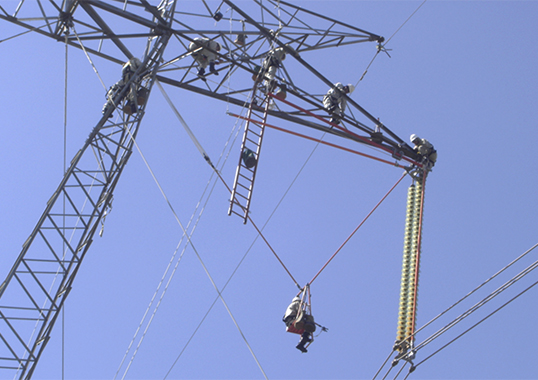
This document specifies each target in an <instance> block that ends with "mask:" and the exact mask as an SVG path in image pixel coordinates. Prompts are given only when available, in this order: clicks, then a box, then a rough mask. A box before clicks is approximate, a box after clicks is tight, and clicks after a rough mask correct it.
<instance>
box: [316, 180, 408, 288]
mask: <svg viewBox="0 0 538 380" xmlns="http://www.w3.org/2000/svg"><path fill="white" fill-rule="evenodd" d="M406 175H407V172H404V173H403V174H402V176H401V178H400V179H399V180H398V181H397V182H396V183H395V184H394V186H392V187H391V189H390V190H389V191H388V192H387V194H385V196H384V197H383V198H381V200H380V201H379V202H378V203H377V204H376V205H375V207H374V208H373V209H372V211H370V213H369V214H368V215H366V217H365V218H364V219H363V221H362V222H361V223H360V224H359V225H358V226H357V228H355V230H354V231H353V232H352V233H351V234H350V235H349V236H348V238H347V239H346V240H345V241H344V242H343V243H342V245H341V246H340V247H339V248H338V249H337V250H336V252H335V253H334V254H333V255H332V256H331V258H330V259H329V260H328V261H327V262H326V263H325V265H323V267H322V268H321V269H320V270H319V272H318V273H316V275H315V276H314V278H312V280H310V282H309V283H308V284H309V285H311V284H312V282H314V280H315V279H316V278H317V277H318V276H319V275H320V273H321V272H322V271H323V270H324V269H325V267H327V265H329V263H330V262H331V261H332V259H334V257H335V256H336V254H337V253H338V252H340V250H341V249H342V248H344V246H345V245H346V244H347V242H348V241H349V240H350V239H351V237H352V236H353V235H354V234H355V232H357V231H358V229H359V228H361V227H362V225H363V224H364V223H365V222H366V220H368V218H369V217H370V215H372V214H373V213H374V211H375V210H376V209H377V208H378V207H379V205H381V203H382V202H383V201H384V200H385V199H386V198H387V197H388V196H389V194H390V193H391V192H392V190H394V189H395V188H396V186H398V184H399V183H400V182H402V180H403V179H404V177H405V176H406Z"/></svg>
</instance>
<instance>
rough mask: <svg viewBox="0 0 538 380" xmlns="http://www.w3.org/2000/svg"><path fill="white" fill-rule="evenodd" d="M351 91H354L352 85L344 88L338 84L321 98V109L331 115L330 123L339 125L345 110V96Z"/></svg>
mask: <svg viewBox="0 0 538 380" xmlns="http://www.w3.org/2000/svg"><path fill="white" fill-rule="evenodd" d="M353 90H355V86H353V85H352V84H348V85H347V86H344V85H343V84H342V83H340V82H338V83H335V85H334V86H333V88H331V89H330V90H329V91H328V92H327V94H325V96H324V97H323V107H324V108H325V110H326V111H327V112H328V113H329V114H330V115H331V120H330V121H331V123H333V124H337V125H338V124H340V120H341V119H342V117H343V116H344V111H345V110H346V105H347V100H346V95H347V94H351V93H352V92H353Z"/></svg>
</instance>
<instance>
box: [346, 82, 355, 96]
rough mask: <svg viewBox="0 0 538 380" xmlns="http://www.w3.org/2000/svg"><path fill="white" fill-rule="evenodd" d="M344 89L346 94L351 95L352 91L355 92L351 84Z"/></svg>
mask: <svg viewBox="0 0 538 380" xmlns="http://www.w3.org/2000/svg"><path fill="white" fill-rule="evenodd" d="M346 87H347V93H348V94H351V93H352V92H353V91H355V86H353V85H352V84H348V85H347V86H346Z"/></svg>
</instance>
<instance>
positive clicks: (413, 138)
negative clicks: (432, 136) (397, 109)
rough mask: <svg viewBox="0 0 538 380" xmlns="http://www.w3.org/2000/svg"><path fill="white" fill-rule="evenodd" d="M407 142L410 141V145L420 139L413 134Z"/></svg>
mask: <svg viewBox="0 0 538 380" xmlns="http://www.w3.org/2000/svg"><path fill="white" fill-rule="evenodd" d="M409 140H411V142H412V143H414V142H415V140H420V137H418V136H417V135H415V134H414V133H413V134H412V135H411V137H410V138H409Z"/></svg>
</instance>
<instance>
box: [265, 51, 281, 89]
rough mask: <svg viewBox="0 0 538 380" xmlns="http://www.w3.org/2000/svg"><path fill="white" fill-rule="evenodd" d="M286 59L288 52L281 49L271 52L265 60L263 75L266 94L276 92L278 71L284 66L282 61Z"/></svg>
mask: <svg viewBox="0 0 538 380" xmlns="http://www.w3.org/2000/svg"><path fill="white" fill-rule="evenodd" d="M285 59H286V52H285V51H284V49H283V48H281V47H278V48H276V49H272V50H270V51H269V53H267V55H266V56H265V58H264V59H263V61H262V70H261V73H262V75H263V78H264V85H265V90H266V92H272V91H273V90H274V87H275V84H276V81H275V76H276V71H277V70H278V68H279V67H280V66H281V65H282V61H283V60H285Z"/></svg>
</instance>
